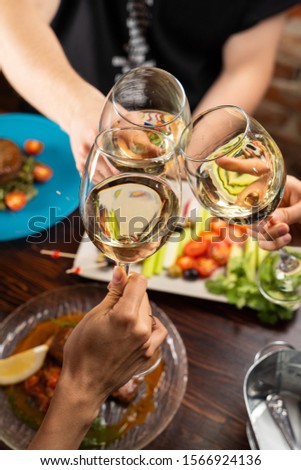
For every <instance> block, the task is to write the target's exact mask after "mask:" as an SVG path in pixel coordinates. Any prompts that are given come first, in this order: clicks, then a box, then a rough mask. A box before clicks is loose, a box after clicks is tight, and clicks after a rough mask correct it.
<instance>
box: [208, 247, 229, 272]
mask: <svg viewBox="0 0 301 470" xmlns="http://www.w3.org/2000/svg"><path fill="white" fill-rule="evenodd" d="M229 254H230V245H229V243H227V242H226V241H222V242H219V243H212V244H211V246H210V248H209V251H208V256H209V257H211V258H213V259H214V260H215V261H216V262H217V264H218V265H219V266H225V264H227V261H228V258H229Z"/></svg>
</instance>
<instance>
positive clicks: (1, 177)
mask: <svg viewBox="0 0 301 470" xmlns="http://www.w3.org/2000/svg"><path fill="white" fill-rule="evenodd" d="M43 149H44V145H43V143H42V142H40V141H38V140H34V139H28V140H26V141H25V142H24V151H23V149H21V148H20V147H19V146H18V145H17V144H16V143H15V142H13V141H12V140H9V139H0V210H7V209H9V210H11V211H19V210H21V209H23V208H24V207H25V206H26V204H27V203H28V202H29V201H30V200H31V199H32V198H34V197H35V196H36V195H37V194H38V189H37V187H36V185H35V183H44V182H46V181H49V180H50V179H51V178H52V176H53V170H52V168H50V167H49V166H48V165H45V164H44V163H40V162H38V161H37V160H36V158H35V157H36V156H37V155H39V154H40V153H41V152H42V151H43Z"/></svg>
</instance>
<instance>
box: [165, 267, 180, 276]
mask: <svg viewBox="0 0 301 470" xmlns="http://www.w3.org/2000/svg"><path fill="white" fill-rule="evenodd" d="M167 275H168V276H169V277H180V276H182V269H181V268H180V266H178V265H177V264H174V265H173V266H170V268H168V271H167Z"/></svg>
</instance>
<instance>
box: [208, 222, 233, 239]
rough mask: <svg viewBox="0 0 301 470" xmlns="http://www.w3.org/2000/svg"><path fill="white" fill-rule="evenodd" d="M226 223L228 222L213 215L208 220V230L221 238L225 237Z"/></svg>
mask: <svg viewBox="0 0 301 470" xmlns="http://www.w3.org/2000/svg"><path fill="white" fill-rule="evenodd" d="M228 225H229V224H228V223H227V222H225V221H224V220H221V219H218V218H217V217H213V219H212V220H211V222H210V230H211V231H213V232H216V234H217V235H218V236H219V237H220V238H221V239H222V240H223V239H224V238H225V237H226V234H227V229H228Z"/></svg>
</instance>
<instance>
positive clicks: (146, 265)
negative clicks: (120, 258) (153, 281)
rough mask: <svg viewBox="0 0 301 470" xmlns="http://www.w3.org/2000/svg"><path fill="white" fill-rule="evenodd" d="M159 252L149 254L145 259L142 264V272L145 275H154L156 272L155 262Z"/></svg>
mask: <svg viewBox="0 0 301 470" xmlns="http://www.w3.org/2000/svg"><path fill="white" fill-rule="evenodd" d="M156 257H157V253H154V254H153V255H151V256H149V257H148V258H146V259H145V260H144V261H143V264H142V274H143V276H145V277H152V275H153V274H154V269H155V263H156Z"/></svg>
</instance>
